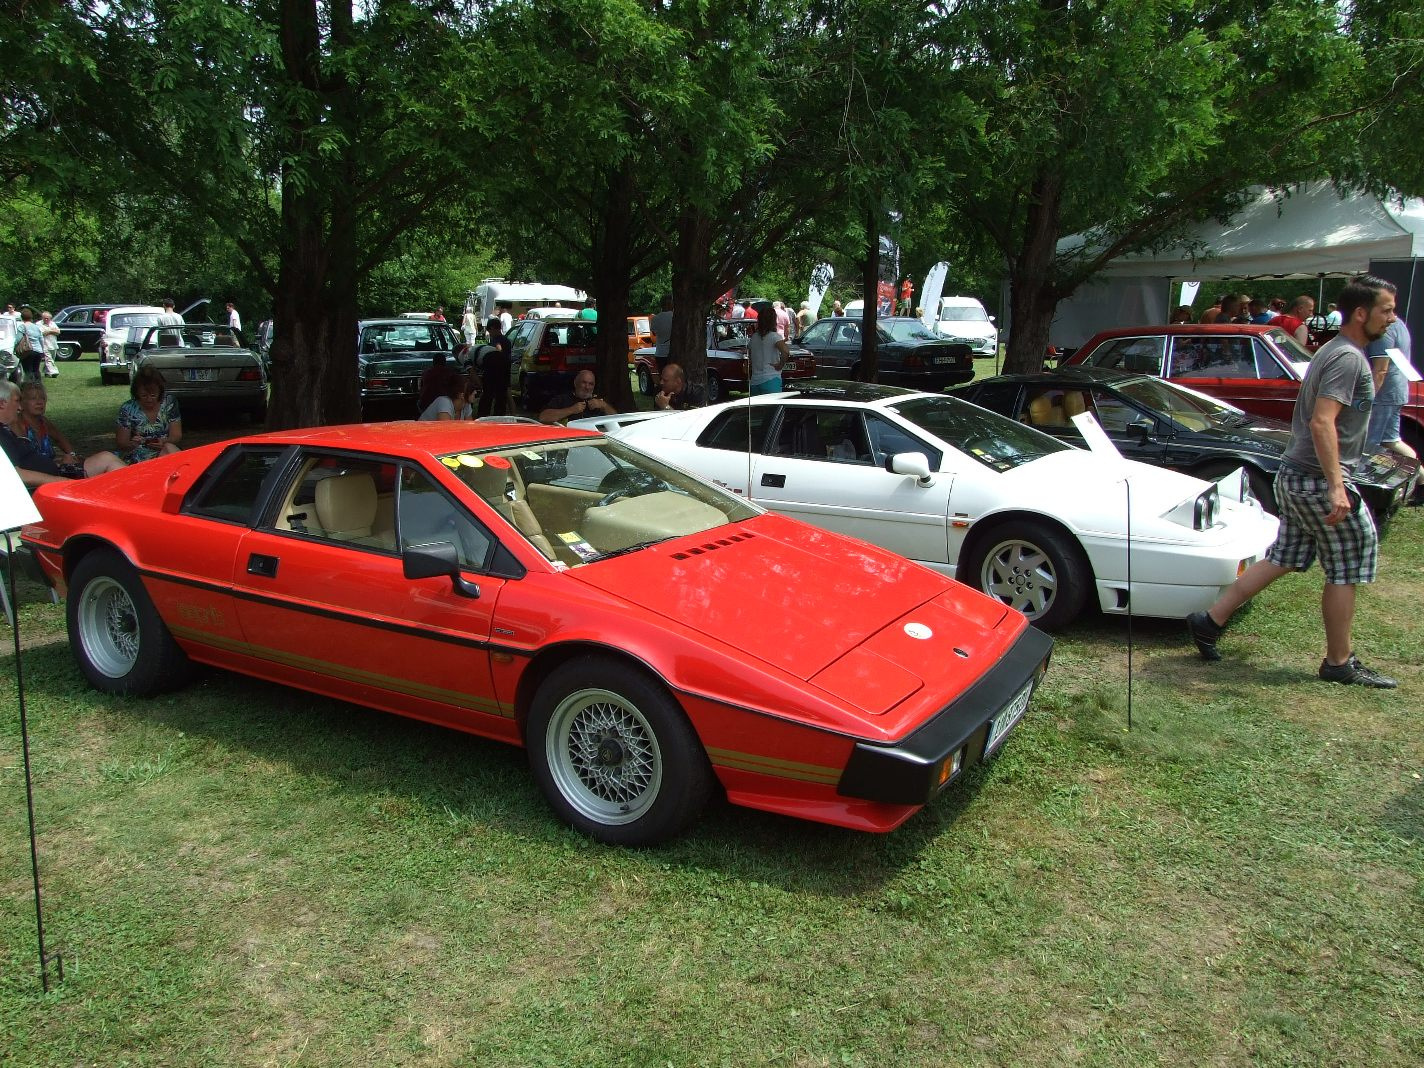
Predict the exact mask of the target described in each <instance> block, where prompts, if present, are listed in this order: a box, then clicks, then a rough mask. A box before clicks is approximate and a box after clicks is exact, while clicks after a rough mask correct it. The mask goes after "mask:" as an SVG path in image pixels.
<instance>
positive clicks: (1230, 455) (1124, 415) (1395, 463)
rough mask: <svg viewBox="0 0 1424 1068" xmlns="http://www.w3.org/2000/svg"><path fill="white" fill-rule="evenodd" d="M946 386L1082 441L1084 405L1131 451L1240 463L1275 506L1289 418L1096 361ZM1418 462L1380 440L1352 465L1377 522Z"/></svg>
mask: <svg viewBox="0 0 1424 1068" xmlns="http://www.w3.org/2000/svg"><path fill="white" fill-rule="evenodd" d="M951 393H952V394H953V395H954V396H956V397H962V398H963V399H965V400H967V401H971V402H973V403H974V404H977V405H979V406H980V407H981V408H988V409H989V410H990V411H992V412H998V413H999V414H1000V415H1006V416H1008V417H1009V418H1011V419H1017V420H1018V421H1019V422H1021V423H1027V424H1028V425H1029V426H1032V427H1034V428H1036V429H1038V430H1042V431H1043V432H1044V433H1045V434H1052V435H1053V436H1054V437H1056V438H1061V439H1062V440H1064V441H1067V442H1070V443H1072V444H1074V445H1078V446H1083V445H1084V444H1085V441H1084V439H1083V436H1082V434H1080V433H1079V432H1078V428H1077V427H1076V426H1075V425H1074V423H1073V416H1074V415H1077V414H1079V413H1082V412H1090V413H1092V415H1093V416H1094V417H1095V418H1096V419H1097V421H1098V424H1099V425H1100V426H1101V427H1102V428H1103V430H1104V431H1106V432H1107V435H1108V437H1109V438H1110V439H1112V442H1113V444H1114V445H1116V446H1117V449H1118V451H1119V452H1121V453H1122V454H1123V455H1124V456H1126V457H1127V458H1128V459H1129V460H1140V461H1142V462H1143V463H1148V464H1153V465H1154V466H1157V467H1166V468H1170V469H1172V470H1174V471H1184V472H1186V473H1187V474H1190V475H1195V476H1197V477H1198V478H1204V479H1207V480H1209V481H1216V480H1217V479H1219V478H1221V477H1222V476H1223V475H1226V474H1229V473H1230V472H1232V471H1234V470H1236V469H1237V468H1242V469H1244V470H1245V472H1246V477H1247V479H1248V480H1249V482H1250V485H1251V492H1252V494H1253V495H1254V496H1255V497H1256V498H1257V499H1258V500H1260V501H1261V503H1262V504H1263V505H1264V506H1265V508H1266V510H1267V511H1269V512H1271V513H1272V514H1275V512H1276V499H1275V493H1274V491H1273V489H1272V482H1273V480H1274V479H1275V475H1276V471H1277V470H1279V469H1280V466H1281V457H1282V455H1283V454H1284V452H1285V448H1286V444H1287V443H1288V442H1289V441H1290V426H1289V425H1288V424H1286V423H1282V422H1280V421H1278V420H1275V419H1270V418H1267V417H1265V416H1259V415H1251V414H1249V413H1247V412H1243V411H1242V410H1241V409H1239V408H1235V407H1232V406H1231V405H1229V404H1225V403H1223V402H1221V401H1219V400H1216V399H1215V398H1213V397H1210V396H1207V395H1206V394H1204V393H1198V392H1197V391H1196V390H1193V389H1188V388H1185V387H1182V386H1178V385H1175V384H1173V383H1171V382H1164V381H1163V380H1162V379H1160V378H1153V377H1151V376H1150V375H1141V374H1130V373H1127V372H1125V371H1115V370H1111V369H1108V368H1103V367H1069V368H1065V369H1062V370H1059V371H1049V372H1044V373H1042V374H1018V375H999V376H996V377H994V378H986V379H983V380H982V381H978V382H974V383H971V384H970V385H967V386H961V387H959V388H958V389H955V390H952V391H951ZM1416 466H1417V465H1416V464H1415V463H1413V462H1411V461H1407V460H1405V459H1404V458H1403V457H1401V456H1399V455H1398V454H1396V453H1393V452H1389V451H1386V450H1380V451H1378V452H1376V453H1375V454H1374V455H1371V456H1366V457H1365V458H1364V460H1363V461H1362V462H1361V464H1360V466H1359V468H1357V469H1356V471H1355V472H1354V475H1353V480H1354V483H1355V485H1356V486H1357V487H1358V488H1359V490H1360V495H1361V496H1362V497H1364V499H1365V503H1366V504H1368V505H1369V508H1370V511H1371V512H1372V513H1373V515H1374V517H1375V521H1376V523H1377V524H1378V525H1380V526H1381V527H1382V526H1384V524H1385V523H1387V522H1388V520H1389V518H1390V517H1391V516H1392V515H1393V514H1394V513H1395V512H1396V511H1398V509H1399V507H1400V506H1401V505H1402V504H1403V503H1404V500H1405V497H1406V495H1407V494H1408V491H1409V486H1410V482H1411V480H1412V479H1413V477H1414V472H1415V469H1416Z"/></svg>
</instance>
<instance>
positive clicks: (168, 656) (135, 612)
mask: <svg viewBox="0 0 1424 1068" xmlns="http://www.w3.org/2000/svg"><path fill="white" fill-rule="evenodd" d="M65 612H66V618H67V622H68V624H69V644H70V647H71V648H72V649H73V650H74V657H75V659H76V660H78V661H79V669H80V670H81V671H83V672H84V677H85V678H86V679H88V680H89V685H90V686H93V687H94V688H95V689H97V690H103V691H104V692H105V693H117V694H154V693H160V692H162V691H164V690H171V689H173V688H175V687H177V686H181V685H182V684H183V683H184V682H186V681H187V679H188V675H189V672H190V670H191V668H192V664H191V663H190V662H189V660H188V657H187V655H186V654H185V653H184V652H183V650H182V649H180V648H178V643H177V642H175V641H174V640H173V635H172V634H171V633H169V630H168V628H167V627H166V626H165V625H164V623H163V619H162V618H161V617H160V616H159V614H158V610H157V609H156V608H154V606H153V601H151V600H150V599H149V596H148V591H147V590H145V589H144V587H143V579H141V578H140V577H139V573H138V572H137V571H136V570H134V566H133V565H132V564H131V563H129V562H128V560H126V559H124V557H122V556H120V555H119V554H118V553H116V552H114V551H113V550H112V549H96V550H94V551H92V552H89V553H87V554H86V555H85V556H84V558H83V559H81V560H80V561H79V563H78V564H76V565H75V567H74V573H73V574H72V575H71V576H70V579H69V598H68V602H67V606H66V609H65Z"/></svg>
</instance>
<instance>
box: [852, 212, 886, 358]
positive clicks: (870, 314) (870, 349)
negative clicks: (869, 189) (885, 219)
mask: <svg viewBox="0 0 1424 1068" xmlns="http://www.w3.org/2000/svg"><path fill="white" fill-rule="evenodd" d="M860 288H861V291H862V294H863V299H864V300H865V317H864V318H863V319H862V320H861V326H860V373H859V374H858V375H856V376H855V377H856V378H857V379H859V380H860V381H861V382H878V381H879V380H880V360H879V356H878V354H877V352H876V348H875V338H876V333H877V332H876V329H875V322H876V320H877V319H878V318H879V316H880V212H879V210H878V209H875V208H872V209H871V210H870V211H868V212H866V213H865V265H864V270H863V271H862V273H861V276H860Z"/></svg>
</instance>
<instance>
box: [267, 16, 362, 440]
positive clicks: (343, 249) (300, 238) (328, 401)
mask: <svg viewBox="0 0 1424 1068" xmlns="http://www.w3.org/2000/svg"><path fill="white" fill-rule="evenodd" d="M328 10H329V17H330V26H331V34H332V39H333V40H334V41H337V42H345V41H347V40H348V39H349V37H350V34H351V9H350V5H349V3H346V4H342V3H334V4H331V5H330V6H329V9H328ZM280 32H281V42H282V56H283V61H284V63H285V64H286V67H287V70H288V72H289V74H290V76H291V77H292V78H293V79H294V80H296V81H297V82H298V83H299V84H300V85H301V87H302V88H303V90H305V91H306V92H307V93H309V94H319V95H320V96H321V97H322V99H323V101H324V103H325V107H326V109H327V112H326V113H327V114H328V115H329V116H330V118H331V121H332V122H334V123H336V124H342V123H346V124H348V125H349V121H350V116H351V112H352V110H353V108H354V100H353V96H352V90H351V89H350V87H349V86H348V85H347V84H346V82H345V81H344V80H343V79H341V78H340V77H339V76H333V77H331V78H329V79H324V78H323V76H322V73H321V62H322V41H321V28H320V18H319V13H318V10H317V5H316V4H315V3H314V2H313V0H283V2H282V21H281V31H280ZM313 121H314V120H313V119H312V117H311V116H310V115H308V114H306V113H305V112H304V111H303V109H302V108H301V107H299V106H297V105H293V110H292V111H291V112H290V113H289V114H287V115H285V116H283V117H282V122H283V125H284V128H285V131H286V139H287V145H286V151H287V153H288V155H289V156H290V158H292V159H294V160H301V161H305V163H306V167H305V168H303V170H302V172H301V173H300V174H298V173H296V172H295V168H294V166H290V165H289V166H288V167H287V168H286V169H285V170H284V172H283V175H282V222H281V234H280V237H279V246H278V255H279V261H280V264H281V266H280V268H279V270H278V276H277V292H276V293H274V294H273V298H274V303H275V308H274V314H273V321H274V327H275V336H274V338H273V342H272V398H271V404H270V405H269V408H268V423H269V425H270V426H271V427H273V428H274V429H279V428H280V429H284V428H289V427H308V426H322V425H325V424H329V423H352V422H358V421H359V420H360V418H361V393H360V386H359V384H358V382H357V378H356V273H355V272H356V261H357V256H356V252H357V249H356V213H355V209H354V207H353V205H352V201H351V197H350V190H352V189H354V188H355V187H356V181H355V166H354V163H353V162H352V157H351V156H349V155H348V156H347V157H346V158H339V159H337V160H335V161H333V162H330V163H322V164H320V165H316V160H315V159H314V157H315V155H316V151H317V150H316V148H315V142H314V140H313V133H312V130H311V124H312V122H313ZM360 143H361V142H360V138H359V137H353V138H351V139H350V140H349V144H350V146H351V147H350V148H349V149H348V150H347V151H348V152H349V153H355V152H359V151H360V148H359V146H360Z"/></svg>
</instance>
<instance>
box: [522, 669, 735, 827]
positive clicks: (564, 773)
mask: <svg viewBox="0 0 1424 1068" xmlns="http://www.w3.org/2000/svg"><path fill="white" fill-rule="evenodd" d="M525 743H526V744H527V745H528V747H529V766H530V769H531V770H532V771H533V773H534V779H535V781H536V782H538V784H539V788H540V789H541V790H542V791H543V792H544V796H545V797H546V798H547V799H548V801H549V804H550V806H552V807H553V809H554V811H555V812H556V813H558V815H559V817H560V818H561V819H563V820H564V821H565V822H567V823H568V824H569V825H570V826H572V827H573V828H574V829H575V830H577V831H580V832H581V833H583V834H586V835H588V836H590V837H591V838H596V839H598V840H599V841H600V842H607V843H608V844H610V845H624V846H646V845H655V844H657V843H659V842H663V841H666V840H667V839H669V838H672V837H673V836H675V835H677V834H679V833H681V832H682V831H683V830H684V829H685V828H686V827H687V826H688V825H689V824H690V823H691V822H692V821H693V819H695V818H696V816H697V814H698V813H699V812H701V810H702V808H703V806H704V805H705V804H706V803H707V799H708V797H710V796H711V793H712V787H713V783H714V781H715V779H714V776H713V774H712V766H711V764H710V763H709V762H708V760H707V754H706V752H705V751H704V750H703V748H702V743H701V742H700V741H699V740H698V737H697V732H696V731H694V730H693V729H692V724H691V723H689V722H688V719H687V716H686V715H684V714H683V711H682V709H681V708H680V707H679V706H678V704H677V702H676V701H674V700H673V698H672V696H671V695H670V694H669V693H668V692H667V690H666V689H664V688H663V687H662V685H660V684H659V683H658V682H657V681H656V680H654V679H652V678H649V677H648V676H647V675H645V674H643V673H642V672H641V671H639V670H637V669H636V668H630V667H627V666H625V665H623V664H620V663H617V662H615V661H613V660H610V659H607V658H605V657H600V656H582V657H579V658H577V659H575V660H570V661H568V662H567V663H565V664H564V665H562V666H561V667H559V668H557V669H555V670H554V671H553V673H551V674H550V675H549V677H548V678H547V679H545V680H544V682H543V683H542V684H541V685H540V687H539V690H538V692H537V693H536V694H535V695H534V701H533V704H532V705H531V706H530V710H529V719H528V722H527V723H526V725H525Z"/></svg>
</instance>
